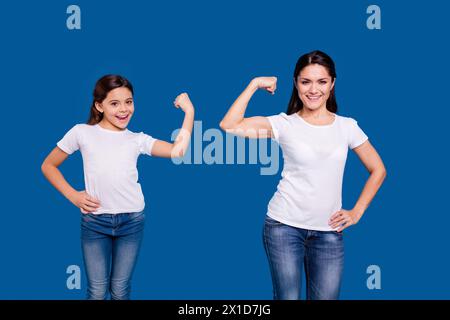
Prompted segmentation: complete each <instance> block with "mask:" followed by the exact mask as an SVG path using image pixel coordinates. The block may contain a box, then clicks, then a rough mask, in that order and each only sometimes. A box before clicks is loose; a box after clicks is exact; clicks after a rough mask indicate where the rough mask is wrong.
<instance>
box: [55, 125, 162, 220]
mask: <svg viewBox="0 0 450 320" xmlns="http://www.w3.org/2000/svg"><path fill="white" fill-rule="evenodd" d="M155 141H156V139H154V138H152V137H151V136H149V135H147V134H145V133H143V132H139V133H134V132H131V131H129V130H128V129H125V130H124V131H112V130H108V129H104V128H102V127H101V126H100V125H99V124H96V125H88V124H77V125H75V126H74V127H73V128H72V129H70V130H69V131H68V132H67V133H66V134H65V135H64V137H63V138H62V139H61V140H60V141H58V143H57V146H58V147H59V148H60V149H61V150H63V151H64V152H66V153H68V154H72V153H73V152H74V151H76V150H78V149H79V150H80V152H81V155H82V157H83V169H84V182H85V189H86V192H87V193H88V194H89V195H91V196H93V197H95V198H97V199H98V200H99V201H100V207H99V208H98V209H97V211H95V212H92V213H94V214H101V213H110V214H117V213H125V212H139V211H142V210H143V209H144V207H145V202H144V195H143V194H142V189H141V185H140V184H139V183H138V171H137V159H138V157H139V155H140V154H147V155H151V150H152V147H153V144H154V142H155Z"/></svg>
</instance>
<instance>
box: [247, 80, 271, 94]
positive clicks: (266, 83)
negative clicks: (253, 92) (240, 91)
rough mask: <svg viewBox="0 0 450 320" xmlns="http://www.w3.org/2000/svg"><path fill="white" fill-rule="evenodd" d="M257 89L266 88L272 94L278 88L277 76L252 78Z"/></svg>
mask: <svg viewBox="0 0 450 320" xmlns="http://www.w3.org/2000/svg"><path fill="white" fill-rule="evenodd" d="M252 81H253V82H254V84H255V85H256V88H257V89H264V90H266V91H268V92H270V93H271V94H274V93H275V90H277V77H257V78H255V79H253V80H252Z"/></svg>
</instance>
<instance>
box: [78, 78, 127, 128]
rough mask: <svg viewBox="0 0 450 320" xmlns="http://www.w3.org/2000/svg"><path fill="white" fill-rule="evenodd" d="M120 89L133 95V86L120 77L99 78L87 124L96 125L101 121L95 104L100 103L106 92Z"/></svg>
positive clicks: (100, 114) (100, 115)
mask: <svg viewBox="0 0 450 320" xmlns="http://www.w3.org/2000/svg"><path fill="white" fill-rule="evenodd" d="M120 87H125V88H128V89H129V90H130V91H131V94H133V86H132V85H131V82H130V81H128V80H127V79H125V78H124V77H122V76H119V75H116V74H108V75H106V76H103V77H101V78H100V79H99V80H98V81H97V83H96V84H95V88H94V93H93V96H94V99H93V101H92V105H91V110H90V114H89V120H88V121H87V124H90V125H93V124H97V123H99V122H100V121H101V120H102V119H103V113H101V112H100V111H98V110H97V108H96V107H95V103H96V102H98V103H102V102H103V100H105V98H106V96H107V95H108V92H110V91H111V90H113V89H116V88H120Z"/></svg>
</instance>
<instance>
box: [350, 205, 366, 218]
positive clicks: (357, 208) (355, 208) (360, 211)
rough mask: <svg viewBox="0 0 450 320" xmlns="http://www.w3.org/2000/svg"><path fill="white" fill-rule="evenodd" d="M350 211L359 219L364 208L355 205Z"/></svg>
mask: <svg viewBox="0 0 450 320" xmlns="http://www.w3.org/2000/svg"><path fill="white" fill-rule="evenodd" d="M352 211H353V212H354V213H355V214H356V215H357V217H358V219H360V218H361V217H362V215H363V214H364V212H365V211H366V209H365V208H364V207H362V206H358V205H355V207H354V208H353V209H352Z"/></svg>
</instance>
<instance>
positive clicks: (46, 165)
mask: <svg viewBox="0 0 450 320" xmlns="http://www.w3.org/2000/svg"><path fill="white" fill-rule="evenodd" d="M47 168H48V164H47V163H46V162H45V161H44V162H43V163H42V164H41V172H42V174H43V175H44V176H45V173H46V172H47Z"/></svg>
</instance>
